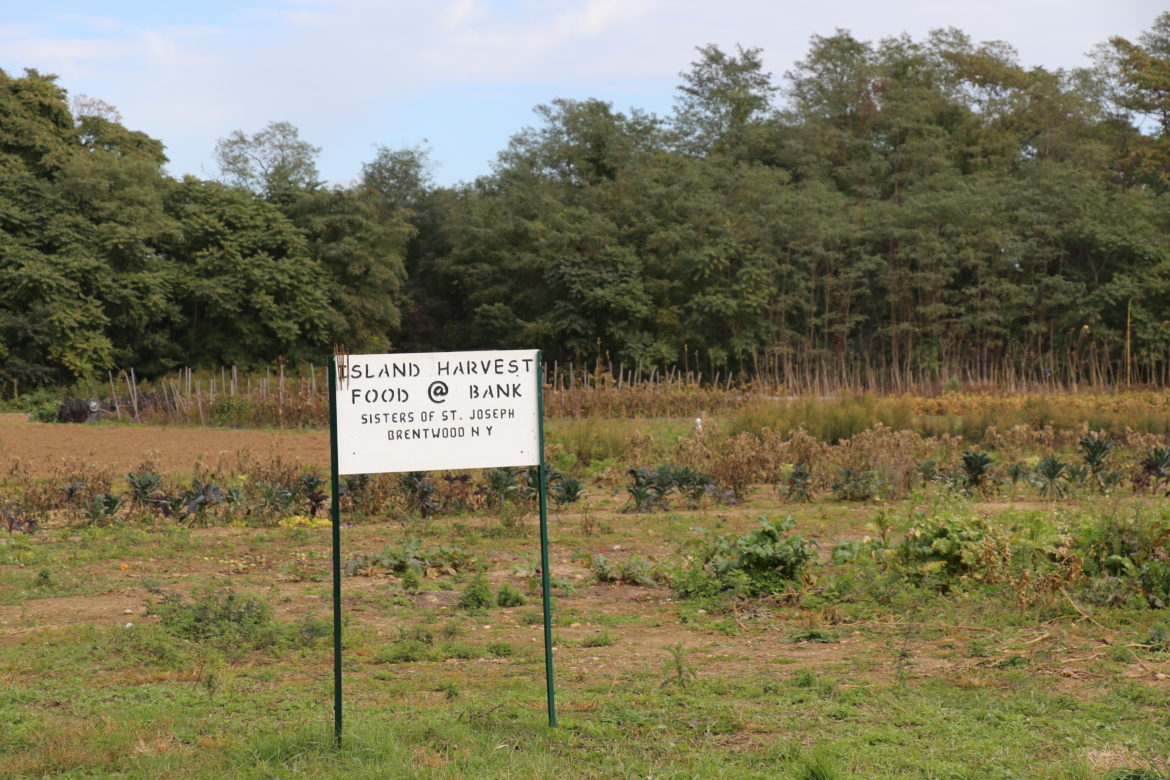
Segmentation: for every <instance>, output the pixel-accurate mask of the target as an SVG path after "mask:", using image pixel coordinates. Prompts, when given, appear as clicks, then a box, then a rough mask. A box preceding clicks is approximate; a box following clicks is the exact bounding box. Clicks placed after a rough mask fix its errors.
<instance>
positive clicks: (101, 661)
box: [0, 401, 1170, 778]
mask: <svg viewBox="0 0 1170 780" xmlns="http://www.w3.org/2000/svg"><path fill="white" fill-rule="evenodd" d="M883 403H885V402H883ZM923 403H925V401H923ZM1092 403H1096V402H1092ZM1089 405H1090V402H1088V401H1086V402H1085V406H1086V408H1087V407H1088V406H1089ZM550 422H552V423H553V424H552V425H550V428H552V429H554V430H555V428H556V424H558V421H550ZM588 422H589V424H590V425H591V426H592V427H593V429H594V430H597V431H600V432H602V434H601V435H602V436H609V437H611V438H612V442H613V443H612V444H611V445H607V446H608V447H609V449H607V450H605V451H598V452H595V453H593V454H592V455H590V456H589V458H588V459H586V458H582V457H579V456H578V453H579V452H581V451H582V450H583V445H585V444H587V442H585V441H584V439H582V438H580V436H579V433H578V432H577V431H575V430H574V429H573V427H572V426H573V425H575V423H573V422H571V421H570V422H568V423H560V424H563V425H565V430H566V431H571V432H572V433H573V436H577V437H578V438H577V439H576V441H577V443H578V444H573V441H574V439H572V438H564V439H560V440H558V438H557V437H556V436H555V435H553V436H551V437H550V443H549V449H550V452H549V459H550V462H553V463H555V464H556V466H557V469H556V470H557V475H556V478H555V480H554V481H558V482H559V483H560V484H563V483H564V482H565V481H567V480H570V479H572V480H576V482H577V485H576V487H575V488H574V493H575V496H576V497H575V500H571V501H569V500H566V501H564V502H563V503H562V504H561V505H560V507H559V509H557V511H556V512H555V513H554V514H553V515H552V521H551V528H550V532H551V543H552V550H553V559H552V572H551V573H552V575H553V584H554V598H555V603H554V608H553V614H554V620H555V626H554V637H555V643H556V649H555V652H554V655H555V659H556V671H557V684H558V702H559V721H560V724H561V726H560V728H558V729H556V730H549V729H548V728H547V726H546V725H545V719H544V712H543V706H544V691H543V642H542V632H541V625H540V624H541V616H540V606H541V605H540V593H539V588H538V587H537V585H538V583H539V570H538V569H539V567H538V565H537V564H536V562H535V560H536V559H535V553H536V539H535V523H536V519H535V507H534V501H533V497H532V490H531V488H532V486H533V484H534V483H533V482H532V481H531V480H532V479H533V477H532V475H530V474H527V473H525V471H524V470H513V471H507V472H505V471H500V472H498V473H495V474H492V473H490V472H466V473H453V474H425V475H401V476H400V475H380V476H379V475H373V476H370V477H368V478H365V479H362V478H352V479H350V480H348V481H347V482H346V484H345V485H344V492H343V494H342V498H343V501H344V505H345V516H344V517H343V520H344V526H343V527H342V529H341V533H342V539H343V552H344V556H343V557H344V561H343V563H344V567H345V572H346V574H345V576H344V583H343V589H344V590H343V592H344V609H345V615H346V622H345V626H344V638H345V655H344V659H345V675H346V697H347V698H346V701H347V732H346V740H345V744H344V746H343V748H342V750H341V751H340V752H336V751H334V749H333V748H332V746H331V745H330V742H329V725H330V722H331V721H330V711H329V707H330V688H329V685H330V679H331V678H330V665H331V654H330V644H329V641H328V635H329V633H330V631H331V620H330V612H329V606H328V602H329V584H328V576H329V527H328V525H329V524H328V520H327V518H325V517H323V516H322V512H321V507H322V505H326V506H327V499H328V497H327V496H325V495H324V491H326V490H327V487H324V486H327V484H328V483H327V480H324V479H323V477H324V476H325V474H324V473H323V472H321V471H320V463H310V462H302V461H297V460H293V459H290V458H288V457H285V456H284V452H281V450H279V449H277V450H274V451H270V452H269V454H267V455H263V454H261V455H257V454H253V453H251V452H244V451H232V450H229V451H225V453H224V454H223V455H221V456H220V457H215V458H208V457H204V458H201V459H198V460H196V461H195V462H193V463H190V464H189V465H187V466H186V467H176V466H174V465H171V464H170V462H169V461H168V458H169V456H168V454H167V453H165V452H158V453H153V454H147V453H141V454H140V455H139V457H138V459H137V461H135V462H133V463H131V464H130V465H127V466H126V467H124V468H121V467H120V468H117V469H115V468H113V467H112V466H110V465H108V464H102V463H101V462H100V461H94V460H87V459H83V458H73V459H70V460H61V459H60V458H57V459H56V460H55V461H49V462H42V461H34V460H29V459H24V458H20V457H19V449H20V446H21V445H20V438H19V434H18V433H17V431H21V432H31V434H32V435H40V433H39V432H40V430H41V428H38V427H37V426H36V425H35V424H31V423H23V422H22V423H20V424H19V425H17V424H16V423H15V422H12V421H9V422H6V424H5V426H4V427H3V428H2V429H0V442H2V443H3V444H4V448H3V450H0V454H2V455H3V457H4V459H5V469H4V474H3V482H2V483H0V504H3V506H4V507H6V510H5V512H6V514H5V517H6V518H8V517H11V518H23V519H22V520H15V519H14V520H13V521H11V522H10V524H9V525H8V527H7V528H6V530H4V531H0V594H2V596H0V648H2V651H3V652H0V679H2V680H3V682H4V685H5V690H6V692H7V694H6V696H5V697H3V699H2V700H0V712H2V714H3V716H4V719H5V723H6V724H8V727H7V728H6V729H5V730H4V734H3V735H2V736H0V774H4V775H6V776H41V775H44V774H50V773H66V774H68V773H74V774H87V775H96V776H107V775H120V776H137V777H157V776H175V777H184V776H188V777H217V776H224V775H232V774H239V775H246V776H279V775H288V774H298V773H299V774H310V775H313V776H346V775H352V774H359V775H360V774H369V775H377V776H402V777H466V776H482V777H541V776H549V775H552V774H560V775H564V776H566V777H598V776H688V777H690V776H701V777H761V778H762V777H793V778H797V777H824V776H843V777H848V776H858V777H938V776H958V777H986V776H993V777H1033V776H1037V773H1038V772H1039V774H1040V775H1041V776H1051V777H1069V778H1077V777H1083V778H1091V777H1104V776H1114V777H1141V776H1146V777H1160V776H1165V775H1166V774H1167V773H1168V772H1170V761H1168V759H1167V753H1166V750H1165V747H1164V734H1165V730H1166V726H1167V725H1168V724H1167V720H1166V715H1165V713H1166V712H1167V705H1170V679H1168V677H1167V675H1170V643H1168V640H1167V637H1168V636H1170V616H1168V614H1170V613H1167V612H1166V610H1167V606H1166V605H1167V603H1170V557H1168V555H1167V540H1168V538H1170V509H1168V508H1167V507H1166V505H1165V493H1166V490H1167V486H1166V484H1165V479H1164V478H1163V476H1162V474H1163V470H1160V469H1161V461H1162V458H1161V457H1160V456H1161V454H1162V453H1161V450H1163V449H1165V448H1167V446H1168V443H1167V442H1166V441H1165V440H1164V439H1163V437H1162V436H1161V435H1160V434H1157V433H1154V432H1152V431H1151V432H1138V431H1135V430H1131V431H1129V432H1125V431H1124V430H1122V431H1118V430H1116V429H1113V428H1097V427H1090V426H1089V425H1087V424H1086V423H1085V421H1078V422H1076V423H1075V424H1074V425H1073V426H1072V427H1070V428H1058V427H1051V426H1047V425H1029V426H1023V427H1020V426H1010V427H1007V428H1002V427H996V426H990V427H992V428H995V430H993V431H991V432H986V431H985V432H984V434H983V435H982V436H980V437H978V438H977V439H968V438H965V437H963V436H961V435H959V434H955V433H946V434H938V435H924V434H923V433H922V432H919V431H915V430H910V429H905V428H903V429H898V428H895V427H892V426H889V427H888V426H887V425H886V424H885V423H881V424H878V423H879V422H880V421H879V420H873V421H871V423H872V424H870V425H868V426H865V427H863V428H862V429H861V430H859V431H857V432H854V433H852V434H851V435H848V436H844V437H841V438H838V439H836V440H833V439H829V438H823V437H821V436H819V435H814V434H813V433H810V432H809V431H808V430H807V429H802V428H800V427H799V426H798V427H797V428H795V429H793V430H773V429H770V428H760V429H758V430H754V431H753V430H744V431H737V430H735V429H734V417H733V416H725V417H710V418H706V419H704V423H703V425H702V427H701V428H697V427H696V426H695V425H694V422H693V419H690V418H685V419H677V420H663V421H654V422H652V424H651V425H648V424H647V422H645V421H640V420H631V421H629V422H627V423H625V424H624V425H622V424H619V423H616V422H613V421H606V420H590V421H588ZM91 429H92V428H91ZM97 430H98V432H99V433H100V432H101V431H102V430H107V431H111V432H117V431H119V430H121V429H119V428H116V427H113V428H104V429H102V428H101V427H99V428H98V429H97ZM152 430H154V432H155V434H156V435H155V437H154V438H155V440H160V437H159V435H158V432H159V431H160V429H152ZM172 430H174V429H172ZM178 432H179V433H180V434H182V433H183V431H182V430H179V431H178ZM241 435H243V434H241ZM286 435H287V436H304V434H286ZM161 440H165V436H164V437H161ZM1100 442H1108V444H1101V443H1100ZM578 445H582V446H578ZM287 451H288V450H285V452H287ZM278 454H279V456H278ZM596 455H602V457H595V456H596ZM1049 459H1051V460H1053V461H1055V463H1052V462H1050V463H1048V464H1047V465H1045V461H1046V460H1049ZM1057 465H1059V466H1060V467H1061V468H1060V469H1056V466H1057ZM743 468H746V469H748V470H749V473H748V474H747V475H746V476H744V475H737V476H736V480H737V481H738V484H737V485H736V488H735V489H732V488H731V487H729V485H728V482H727V481H726V479H727V478H726V477H725V476H723V475H726V474H729V473H732V472H734V471H735V470H736V469H743ZM845 471H849V472H850V473H851V474H853V475H860V474H865V473H867V472H869V473H872V475H873V476H872V477H871V478H869V479H871V480H872V481H871V483H870V491H869V495H868V496H865V497H862V496H859V495H857V492H856V491H854V492H852V493H849V492H846V491H839V490H837V489H835V488H834V487H833V485H834V483H840V482H842V481H847V480H848V479H849V477H848V475H846V474H844V473H843V472H845ZM1108 474H1116V475H1117V476H1116V477H1107V476H1106V475H1108ZM1013 475H1014V476H1013ZM639 480H640V481H641V482H642V483H643V484H646V483H649V482H653V483H654V484H655V485H656V486H657V487H658V488H659V489H660V490H661V492H660V494H658V495H657V496H656V497H655V500H653V501H650V502H647V503H646V504H645V505H642V506H639V505H638V502H637V500H636V499H635V498H634V497H633V494H632V493H631V492H630V488H631V487H637V486H638V484H639ZM699 484H702V489H701V490H698V489H697V488H695V489H694V490H693V491H689V490H688V488H687V486H690V487H695V486H697V485H699ZM1054 485H1060V486H1061V487H1062V488H1063V489H1056V488H1055V487H1054ZM552 488H553V485H551V484H550V492H552ZM1110 773H1112V774H1110Z"/></svg>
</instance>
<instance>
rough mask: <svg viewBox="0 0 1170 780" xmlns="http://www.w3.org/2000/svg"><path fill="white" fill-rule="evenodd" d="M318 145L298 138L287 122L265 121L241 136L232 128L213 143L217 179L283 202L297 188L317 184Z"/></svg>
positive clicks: (311, 187) (311, 186)
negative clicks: (217, 170)
mask: <svg viewBox="0 0 1170 780" xmlns="http://www.w3.org/2000/svg"><path fill="white" fill-rule="evenodd" d="M320 152H321V149H320V148H319V147H316V146H313V145H312V144H310V143H309V142H308V141H305V140H303V139H302V138H301V134H300V131H299V130H298V129H297V128H296V127H295V126H294V125H292V124H290V123H289V122H269V123H268V124H267V125H266V126H265V127H264V129H263V130H260V131H259V132H256V133H253V134H252V135H250V136H249V135H245V133H244V131H243V130H235V131H233V132H232V133H231V134H230V135H228V137H227V138H221V139H220V140H219V142H218V143H216V145H215V157H216V162H217V163H218V165H219V171H220V177H221V180H222V181H223V182H224V183H226V184H229V185H231V186H233V187H242V188H244V189H246V190H250V191H251V192H254V193H256V194H257V195H260V196H262V197H264V198H267V199H268V200H272V201H287V200H290V199H292V198H293V197H295V195H296V193H297V192H298V191H304V190H311V189H314V188H315V187H317V186H319V185H320V182H319V181H318V179H319V174H318V173H317V155H318V154H319V153H320Z"/></svg>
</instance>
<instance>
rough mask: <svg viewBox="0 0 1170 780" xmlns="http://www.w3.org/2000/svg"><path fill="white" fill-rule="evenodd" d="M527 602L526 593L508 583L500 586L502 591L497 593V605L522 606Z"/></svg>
mask: <svg viewBox="0 0 1170 780" xmlns="http://www.w3.org/2000/svg"><path fill="white" fill-rule="evenodd" d="M527 603H528V600H527V599H525V598H524V594H523V593H521V592H520V591H519V590H517V589H516V588H515V587H513V586H512V585H509V584H507V583H504V585H502V586H501V587H500V592H499V593H497V594H496V606H499V607H522V606H524V605H525V604H527Z"/></svg>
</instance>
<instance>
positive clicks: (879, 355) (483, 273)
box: [0, 13, 1170, 389]
mask: <svg viewBox="0 0 1170 780" xmlns="http://www.w3.org/2000/svg"><path fill="white" fill-rule="evenodd" d="M680 78H681V82H680V84H679V87H678V93H677V100H676V104H675V109H674V112H673V114H672V115H671V116H668V117H659V116H655V115H653V114H648V113H646V112H642V111H639V110H636V109H634V110H630V111H628V112H624V113H623V112H621V111H617V110H615V109H614V107H613V106H612V105H611V104H610V103H608V102H605V101H603V100H563V99H558V100H553V101H551V102H550V103H549V104H547V105H542V106H539V107H537V109H536V114H537V118H538V121H537V123H536V124H535V125H534V126H533V127H529V128H525V129H523V130H521V131H520V132H518V133H517V134H516V135H514V136H513V138H512V139H511V140H510V142H509V143H508V145H507V147H506V148H505V149H504V150H502V151H501V152H500V153H499V155H498V158H497V160H496V162H495V165H494V168H493V172H492V173H491V174H490V175H487V176H483V177H481V178H479V179H477V180H476V181H474V182H471V183H465V184H460V185H457V186H450V187H443V186H436V185H434V183H433V181H432V180H431V177H430V173H429V166H430V160H429V156H428V152H427V150H425V149H421V148H405V149H390V148H385V147H379V148H378V150H377V154H376V155H375V156H374V159H372V160H370V161H369V162H368V163H366V164H364V165H363V166H362V171H361V176H360V178H358V180H357V181H356V182H355V183H354V184H353V185H351V186H348V187H326V186H323V185H322V183H321V182H320V181H319V177H318V173H317V169H316V164H315V158H316V154H317V152H318V150H317V149H316V148H314V147H313V146H312V145H311V144H309V143H307V142H305V141H304V140H302V139H301V138H300V136H299V133H298V131H297V129H296V128H295V127H293V126H292V125H289V124H288V123H283V122H273V123H270V124H269V125H268V126H267V127H266V128H264V129H262V130H261V131H259V132H257V133H255V134H252V135H248V134H245V133H244V132H242V131H237V132H235V133H233V134H232V135H230V136H228V137H227V138H224V139H222V140H221V141H220V142H219V144H218V145H217V148H216V157H217V160H218V163H219V167H220V176H219V178H218V180H215V181H206V180H201V179H198V178H195V177H191V176H187V177H184V178H182V179H174V178H172V177H170V176H168V175H167V174H166V173H165V171H164V168H163V166H164V165H165V162H166V158H165V150H164V147H163V145H162V143H161V142H159V141H157V140H155V139H152V138H149V137H147V136H146V135H144V134H142V133H140V132H135V131H132V130H129V129H127V128H125V127H124V126H123V125H122V124H121V122H120V121H119V120H118V117H117V115H116V112H114V111H113V110H112V109H110V108H109V107H108V106H105V105H104V104H102V103H101V102H100V101H92V100H91V101H85V100H82V101H74V103H73V104H71V103H70V102H69V100H68V96H67V94H66V92H65V90H64V89H63V88H61V87H60V86H59V85H58V84H57V82H56V80H55V78H54V77H52V76H47V75H42V74H40V73H37V72H36V71H31V70H30V71H26V72H25V74H24V75H23V76H20V77H15V76H11V75H8V74H4V73H2V72H0V279H2V281H0V380H2V381H4V382H5V383H14V384H19V385H20V386H24V387H27V386H30V385H40V384H51V383H65V382H69V381H72V380H75V379H77V378H82V377H87V376H91V375H93V374H95V373H96V372H104V370H106V369H109V368H116V367H130V366H133V367H135V368H136V369H137V370H138V372H139V373H140V374H144V375H148V376H149V375H152V374H159V373H163V372H166V371H167V370H169V369H172V368H175V367H177V366H183V365H196V366H199V365H215V364H224V363H233V364H237V365H242V366H247V365H255V364H258V363H266V362H271V361H273V360H277V359H281V358H283V359H286V360H290V361H295V360H304V359H308V360H313V359H319V358H320V356H321V355H322V354H324V353H326V352H327V351H329V350H330V349H331V348H332V346H333V345H345V346H346V347H347V348H348V349H349V350H350V351H353V352H367V351H388V350H396V351H410V350H447V349H475V348H510V347H539V348H541V349H542V350H544V353H545V355H546V358H547V359H549V360H561V361H566V362H567V361H577V362H579V363H587V364H588V363H593V362H595V361H598V360H601V361H603V362H604V363H605V364H606V365H609V364H613V365H615V366H617V365H622V366H625V367H626V368H629V369H632V368H634V367H635V366H640V367H642V368H643V369H644V371H645V372H647V373H648V372H649V371H650V370H651V369H652V367H662V366H666V365H671V366H673V365H681V364H685V365H686V366H687V367H688V368H690V369H694V370H699V371H705V372H707V375H708V376H714V375H715V374H716V373H721V374H722V375H723V376H728V375H735V376H740V377H749V376H750V377H760V376H765V377H768V378H769V379H771V380H773V381H775V382H778V383H784V384H787V385H789V386H793V387H808V386H812V385H813V384H814V383H816V382H818V381H827V382H828V383H829V384H838V385H839V384H850V385H865V386H871V387H881V388H886V389H901V388H907V387H910V386H913V385H915V384H921V383H942V382H945V381H955V380H957V381H984V382H999V381H1009V380H1021V379H1022V380H1053V381H1059V382H1062V383H1077V382H1088V383H1101V384H1104V383H1116V382H1156V383H1162V384H1165V383H1167V382H1170V230H1168V228H1170V194H1168V193H1167V188H1168V185H1170V13H1165V14H1162V15H1161V16H1159V17H1158V18H1157V19H1156V20H1155V21H1154V23H1153V25H1152V26H1151V28H1150V30H1148V31H1147V32H1145V33H1143V34H1142V35H1141V36H1140V37H1139V38H1138V40H1137V41H1133V42H1131V41H1129V40H1126V39H1123V38H1118V37H1115V38H1113V39H1111V40H1109V41H1108V42H1106V43H1104V44H1102V46H1100V47H1099V48H1098V49H1097V50H1096V51H1095V52H1094V55H1093V57H1092V60H1091V64H1090V66H1089V67H1086V68H1083V69H1078V70H1075V71H1056V70H1048V69H1045V68H1041V67H1036V68H1025V67H1023V66H1021V65H1020V64H1019V62H1018V58H1017V55H1016V53H1015V52H1014V50H1012V49H1011V48H1010V47H1009V46H1007V45H1006V44H1003V43H983V44H976V43H973V42H972V41H971V40H970V39H969V38H968V37H967V36H966V35H965V34H963V33H962V32H961V31H958V30H955V29H947V30H938V31H934V32H932V33H931V34H929V35H928V36H927V37H926V38H925V39H924V40H913V39H911V38H910V37H908V36H905V35H903V36H899V37H894V38H888V39H885V40H882V41H879V42H877V43H873V42H867V41H862V40H858V39H857V38H855V37H853V36H852V35H851V34H850V33H848V32H846V31H843V30H838V31H837V32H836V33H835V34H833V35H831V36H825V37H822V36H814V37H813V38H812V40H811V42H810V46H809V50H808V52H807V54H806V55H805V56H804V58H803V59H801V60H800V61H798V62H796V63H795V64H794V65H793V66H792V68H791V69H790V70H788V71H787V72H786V73H784V74H783V76H782V78H780V79H779V80H776V79H774V78H773V76H772V75H771V74H770V73H767V72H765V71H764V69H763V65H762V53H761V52H760V50H758V49H753V48H742V47H736V50H735V51H734V52H725V51H722V50H720V49H719V48H718V47H715V46H705V47H702V48H700V49H698V57H697V59H696V61H695V62H694V63H692V65H691V67H690V68H689V69H688V70H686V71H684V72H683V73H681V74H680Z"/></svg>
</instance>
